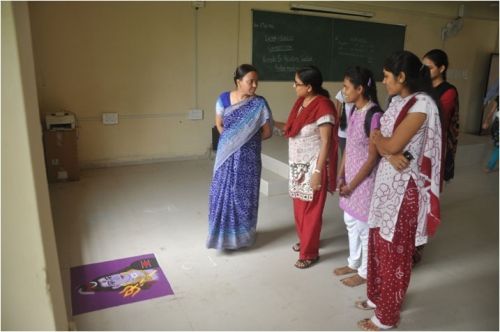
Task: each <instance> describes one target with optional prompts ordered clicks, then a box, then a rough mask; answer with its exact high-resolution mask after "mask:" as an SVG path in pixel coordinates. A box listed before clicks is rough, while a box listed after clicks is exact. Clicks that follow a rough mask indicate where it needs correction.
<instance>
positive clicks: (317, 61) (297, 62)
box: [252, 11, 333, 81]
mask: <svg viewBox="0 0 500 332" xmlns="http://www.w3.org/2000/svg"><path fill="white" fill-rule="evenodd" d="M331 33H332V31H331V21H330V19H328V18H324V17H314V16H305V15H293V14H281V13H273V12H264V11H254V12H253V56H252V63H253V64H254V65H255V66H256V67H257V69H258V70H259V79H260V80H265V81H293V76H294V73H295V71H296V70H297V69H298V68H300V67H303V66H307V65H312V64H314V65H315V66H317V67H318V68H320V70H321V71H323V72H329V71H330V63H331V61H330V58H329V54H330V51H329V50H330V49H331V44H332V42H333V40H332V38H331V37H332V36H331ZM319 37H320V39H321V40H322V42H320V41H319V40H318V38H319Z"/></svg>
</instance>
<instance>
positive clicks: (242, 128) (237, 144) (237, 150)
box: [207, 96, 272, 249]
mask: <svg viewBox="0 0 500 332" xmlns="http://www.w3.org/2000/svg"><path fill="white" fill-rule="evenodd" d="M228 100H229V99H228V98H226V103H225V105H224V110H223V112H222V114H221V116H222V119H223V123H224V130H223V132H222V133H221V135H220V138H219V143H218V149H217V155H216V158H215V165H214V171H213V178H212V183H211V186H210V193H209V232H208V239H207V248H215V249H238V248H241V247H248V246H251V245H252V244H253V243H254V241H255V229H256V225H257V214H258V204H259V189H260V174H261V168H262V166H261V155H260V153H261V132H260V128H261V127H262V126H263V125H264V124H265V123H266V122H267V121H269V122H270V123H272V116H271V111H270V109H269V108H268V106H267V103H266V101H265V99H264V98H262V97H259V96H255V97H250V98H248V99H246V100H244V101H242V102H240V103H237V104H234V105H227V103H228Z"/></svg>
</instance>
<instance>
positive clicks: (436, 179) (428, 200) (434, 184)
mask: <svg viewBox="0 0 500 332" xmlns="http://www.w3.org/2000/svg"><path fill="white" fill-rule="evenodd" d="M416 101H417V98H416V97H415V96H413V97H412V98H411V99H410V100H409V101H408V102H407V103H406V104H405V105H404V106H403V109H402V110H401V112H400V113H399V115H398V118H397V119H396V122H395V123H394V128H393V131H392V132H393V133H394V131H395V130H396V127H397V126H398V125H399V124H400V123H401V122H402V121H403V119H404V118H405V117H406V115H407V114H408V111H409V110H410V109H411V108H412V106H413V105H414V104H415V103H416ZM427 123H428V126H427V130H426V133H425V141H424V146H423V149H424V153H423V155H422V161H421V164H420V167H419V170H420V176H419V177H420V178H421V179H424V196H425V198H424V202H425V209H426V234H427V235H430V236H433V235H434V234H435V233H436V231H437V228H438V227H439V224H440V223H441V209H440V202H439V192H440V182H441V149H442V146H441V144H442V141H441V125H440V121H439V114H433V113H432V114H427Z"/></svg>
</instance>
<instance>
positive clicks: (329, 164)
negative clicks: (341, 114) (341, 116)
mask: <svg viewBox="0 0 500 332" xmlns="http://www.w3.org/2000/svg"><path fill="white" fill-rule="evenodd" d="M322 84H323V77H322V75H321V72H320V71H319V69H318V68H316V67H313V66H310V67H305V68H302V69H299V70H298V71H297V73H296V74H295V82H294V87H295V92H296V93H297V97H298V99H297V101H296V102H295V104H294V105H293V107H292V110H291V112H290V115H289V116H288V121H287V122H286V125H285V127H284V133H285V136H286V137H288V139H289V143H288V146H289V148H288V159H289V165H290V174H289V194H290V197H292V198H293V209H294V215H295V226H296V230H297V235H298V238H299V242H298V243H296V244H295V245H294V246H293V247H292V249H293V250H294V251H297V252H300V255H299V260H298V261H297V262H296V263H295V267H297V268H299V269H305V268H308V267H310V266H311V265H313V264H314V263H316V262H317V261H318V259H319V238H320V232H321V225H322V215H323V208H324V206H325V201H326V192H327V191H328V192H330V193H333V191H335V188H336V181H335V180H336V174H337V148H338V138H337V132H338V123H339V122H338V119H337V117H338V116H337V112H336V110H335V106H334V105H333V102H332V101H331V100H330V98H329V97H330V95H329V93H328V91H327V90H325V89H324V88H323V87H322V86H321V85H322Z"/></svg>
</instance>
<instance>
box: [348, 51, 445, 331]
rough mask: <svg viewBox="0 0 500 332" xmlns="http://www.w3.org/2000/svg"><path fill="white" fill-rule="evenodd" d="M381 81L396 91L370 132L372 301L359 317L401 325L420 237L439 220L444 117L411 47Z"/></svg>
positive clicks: (369, 326) (389, 63) (366, 323)
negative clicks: (374, 153)
mask: <svg viewBox="0 0 500 332" xmlns="http://www.w3.org/2000/svg"><path fill="white" fill-rule="evenodd" d="M383 73H384V80H383V83H384V85H385V87H386V89H387V92H388V94H389V95H393V96H394V97H393V98H392V100H391V103H390V104H389V107H388V109H387V110H386V111H385V113H384V115H383V116H382V118H381V120H380V122H381V128H380V130H373V131H372V132H371V135H370V139H371V140H372V142H373V143H374V144H375V146H376V148H377V150H378V152H379V154H380V155H382V156H384V158H382V159H381V161H380V163H379V166H378V169H377V175H376V178H375V186H374V190H373V196H372V200H371V204H370V211H369V215H368V225H369V226H370V233H369V240H368V279H367V297H368V299H367V300H365V301H359V302H356V304H355V305H356V307H357V308H360V309H364V310H369V309H374V310H375V314H374V316H372V317H371V318H367V319H363V320H361V321H359V322H358V326H359V327H360V328H361V329H363V330H372V331H373V330H385V329H391V328H394V327H395V326H397V325H398V322H399V319H400V310H401V305H402V304H403V301H404V299H405V295H406V291H407V289H408V285H409V283H410V276H411V271H412V256H413V252H414V250H415V245H420V244H424V243H426V242H427V237H428V236H432V235H434V233H435V232H436V230H437V227H438V225H439V223H440V211H439V209H440V205H439V185H440V172H441V144H442V141H441V123H440V120H439V110H438V107H437V104H436V102H435V100H434V99H433V98H432V85H431V78H430V73H429V68H427V67H426V66H425V65H424V64H422V63H421V62H420V59H419V58H418V57H417V56H416V55H415V54H413V53H411V52H408V51H401V52H396V53H394V54H393V55H391V56H390V57H389V58H388V59H387V60H386V62H385V64H384V68H383Z"/></svg>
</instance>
